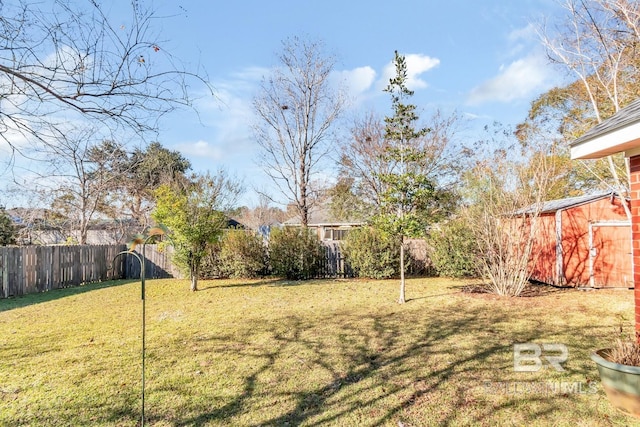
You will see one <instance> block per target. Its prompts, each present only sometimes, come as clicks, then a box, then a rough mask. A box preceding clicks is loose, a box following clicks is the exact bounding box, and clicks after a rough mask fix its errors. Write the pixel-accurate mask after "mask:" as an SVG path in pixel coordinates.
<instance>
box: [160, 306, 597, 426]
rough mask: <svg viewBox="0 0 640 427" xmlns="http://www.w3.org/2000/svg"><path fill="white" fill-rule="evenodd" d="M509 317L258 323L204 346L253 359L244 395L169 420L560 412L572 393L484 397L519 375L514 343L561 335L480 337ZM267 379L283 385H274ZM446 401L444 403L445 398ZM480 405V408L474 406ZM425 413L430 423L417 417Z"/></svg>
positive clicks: (580, 344) (318, 420) (577, 346)
mask: <svg viewBox="0 0 640 427" xmlns="http://www.w3.org/2000/svg"><path fill="white" fill-rule="evenodd" d="M511 320H512V318H510V317H509V315H508V314H505V313H504V312H501V311H500V310H496V311H495V312H493V313H487V312H486V310H485V309H484V308H468V307H466V306H465V304H464V302H463V301H461V302H459V303H458V304H457V305H455V306H452V305H449V306H448V307H445V308H441V307H433V308H430V310H429V312H428V313H426V312H422V311H419V312H418V311H413V312H410V311H401V312H397V313H391V314H389V313H387V314H371V315H369V316H367V317H365V318H363V317H362V316H356V315H353V314H349V313H338V314H336V313H334V314H332V315H327V316H326V317H321V318H316V319H307V318H304V317H298V316H288V317H285V318H281V319H278V320H277V321H269V322H260V321H257V320H256V321H254V322H250V324H248V325H247V327H246V329H245V330H244V331H243V333H240V334H238V333H236V334H233V335H229V336H218V337H211V338H210V339H209V340H210V341H212V342H215V343H216V348H217V349H218V350H219V351H221V352H223V353H225V357H228V358H229V360H230V361H232V360H238V358H239V359H240V360H245V361H251V363H247V365H246V366H248V367H249V368H248V369H247V371H246V372H238V375H239V376H240V377H241V381H242V383H243V386H242V390H241V391H240V392H239V393H237V394H236V395H235V396H234V397H232V398H228V399H226V401H225V402H224V403H223V404H221V405H220V406H218V407H216V408H213V409H212V410H210V411H206V412H204V413H201V414H198V415H196V416H189V417H185V418H182V419H179V420H175V425H178V426H191V425H207V424H209V423H213V424H228V425H251V426H274V427H275V426H283V425H290V426H293V425H301V424H304V425H309V426H317V425H327V424H335V425H355V424H356V423H357V424H358V425H369V426H381V425H386V424H394V425H396V424H398V423H399V422H403V423H406V424H405V425H449V424H451V423H453V424H456V423H460V422H461V421H460V420H461V419H464V418H460V417H461V416H463V415H461V413H462V414H464V413H467V418H466V419H470V420H472V421H473V422H474V423H479V424H491V423H493V422H494V421H495V419H494V418H493V417H494V413H495V412H496V411H508V410H509V409H510V408H511V409H513V408H515V409H516V410H517V408H518V407H520V406H521V405H523V403H522V402H523V399H525V400H526V399H529V400H528V401H527V405H526V406H527V408H529V407H530V406H531V404H532V403H536V402H537V403H536V404H535V407H534V408H533V409H531V410H530V411H531V412H530V413H526V414H520V416H521V417H523V418H522V419H523V420H524V422H533V421H536V420H539V419H538V418H537V417H542V416H545V414H548V413H550V412H553V411H562V410H563V407H564V406H563V405H567V404H572V403H573V399H574V396H571V395H568V396H560V397H558V396H556V395H533V396H521V395H516V396H508V397H506V398H505V399H503V400H504V401H497V402H492V401H491V400H492V399H493V397H494V396H492V395H491V394H490V393H488V392H487V391H486V390H484V387H485V385H486V383H487V382H491V381H493V382H496V381H497V382H500V381H514V380H517V379H518V378H519V377H518V376H517V375H516V374H514V373H513V344H514V343H523V342H524V343H526V342H537V343H544V342H556V340H557V338H556V335H557V334H558V330H557V329H554V328H551V327H550V328H548V329H544V328H543V329H538V328H529V329H528V331H527V332H524V333H523V332H516V331H513V332H512V331H510V330H504V328H503V330H502V332H500V333H495V332H494V331H490V332H488V331H487V330H488V329H490V328H491V327H494V326H495V325H500V324H509V322H510V321H511ZM598 327H599V326H593V327H583V328H575V329H574V331H573V333H575V334H578V335H577V336H583V337H584V336H587V335H588V333H592V332H593V331H594V330H595V329H597V328H598ZM494 329H499V328H497V327H495V328H494ZM581 334H582V335H581ZM265 337H268V339H265ZM259 343H262V344H259ZM591 346H592V342H591V341H590V340H585V339H582V340H576V341H575V342H573V343H571V352H572V355H574V357H577V356H576V355H586V354H588V352H589V351H590V347H591ZM594 371H595V368H591V367H585V365H579V366H577V367H574V369H573V370H572V372H571V373H570V375H572V377H571V378H576V377H579V378H582V376H584V377H588V376H590V375H593V372H594ZM545 375H552V376H553V375H554V373H553V372H551V373H547V374H545V373H542V374H541V375H540V376H538V377H537V378H538V380H539V381H544V380H545V378H546V377H545ZM596 375H597V374H596ZM273 378H277V379H280V382H282V383H284V384H274V383H273ZM527 378H529V379H530V378H531V377H527ZM553 378H560V379H562V378H563V377H561V376H560V377H558V376H557V375H556V376H555V377H553ZM448 394H449V395H451V399H446V398H445V397H443V395H448ZM478 400H484V401H485V402H484V405H486V406H485V407H481V408H479V409H472V408H473V407H474V406H477V405H478ZM283 401H284V402H288V404H285V405H282V404H281V402H283ZM274 402H279V403H278V405H276V404H275V403H274ZM443 402H446V407H443ZM567 402H568V403H567ZM272 407H273V408H272ZM272 410H273V411H279V412H278V413H271V411H272ZM416 411H417V413H418V414H421V415H417V416H418V418H419V419H415V417H416V415H415V413H416ZM246 414H254V415H255V417H254V418H252V420H255V421H251V422H238V421H237V419H236V418H237V417H241V416H243V415H246ZM426 414H429V415H426ZM424 416H429V417H431V418H430V419H422V418H420V417H424ZM412 417H413V418H412ZM158 418H159V419H161V417H160V416H158Z"/></svg>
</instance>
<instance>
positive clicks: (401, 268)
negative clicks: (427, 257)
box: [398, 236, 405, 304]
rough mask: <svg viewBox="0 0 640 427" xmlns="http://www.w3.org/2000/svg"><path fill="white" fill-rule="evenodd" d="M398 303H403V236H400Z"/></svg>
mask: <svg viewBox="0 0 640 427" xmlns="http://www.w3.org/2000/svg"><path fill="white" fill-rule="evenodd" d="M398 303H399V304H404V303H405V299H404V236H400V298H398Z"/></svg>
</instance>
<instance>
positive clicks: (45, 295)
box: [0, 279, 140, 313]
mask: <svg viewBox="0 0 640 427" xmlns="http://www.w3.org/2000/svg"><path fill="white" fill-rule="evenodd" d="M132 282H140V280H134V279H127V280H109V281H105V282H93V283H86V284H83V285H80V286H72V287H69V288H62V289H52V290H50V291H46V292H39V293H35V294H28V295H22V296H17V297H9V298H3V299H0V313H1V312H3V311H8V310H15V309H17V308H22V307H27V306H30V305H34V304H40V303H43V302H48V301H55V300H57V299H60V298H66V297H70V296H73V295H80V294H84V293H86V292H92V291H96V290H98V289H105V288H112V287H115V286H122V285H127V284H129V283H132Z"/></svg>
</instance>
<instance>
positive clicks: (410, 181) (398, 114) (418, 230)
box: [374, 51, 438, 304]
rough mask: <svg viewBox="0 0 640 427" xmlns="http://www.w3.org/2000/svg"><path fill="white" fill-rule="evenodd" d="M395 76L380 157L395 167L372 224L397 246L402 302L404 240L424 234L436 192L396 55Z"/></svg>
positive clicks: (400, 59) (404, 73) (385, 180)
mask: <svg viewBox="0 0 640 427" xmlns="http://www.w3.org/2000/svg"><path fill="white" fill-rule="evenodd" d="M394 65H395V67H396V76H395V77H393V78H392V79H390V80H389V85H388V86H387V87H386V88H385V89H384V91H385V92H388V93H390V94H391V106H392V110H393V115H392V116H390V117H385V119H384V120H385V123H386V127H385V138H386V139H387V142H388V144H387V145H386V148H385V152H384V153H383V156H385V157H387V158H388V159H389V160H391V161H392V162H393V164H394V167H393V168H392V169H390V171H389V172H387V173H382V174H380V176H379V178H380V180H381V182H382V183H383V184H384V189H385V190H384V192H383V194H382V196H381V200H380V201H381V203H380V204H381V206H380V212H379V214H378V215H377V216H376V217H375V218H374V224H375V225H376V226H377V227H379V228H380V229H382V230H384V231H386V232H388V233H390V234H391V235H393V236H395V237H396V238H397V240H398V244H399V245H400V297H399V298H398V302H399V303H401V304H402V303H404V302H405V277H404V276H405V265H404V250H405V248H404V240H405V237H416V236H419V235H422V234H424V231H425V227H426V225H427V223H428V221H429V220H430V218H429V212H430V211H432V210H433V209H432V208H433V207H435V205H437V204H438V192H437V190H436V188H435V185H434V183H433V182H432V181H431V180H430V179H429V178H428V177H427V175H425V173H424V171H423V167H422V165H423V164H424V161H425V158H426V156H427V153H425V152H424V150H421V149H420V144H417V143H416V142H417V141H419V139H420V138H422V137H424V136H425V135H426V134H427V133H428V132H429V129H426V128H417V122H418V119H419V117H418V114H417V113H416V106H415V105H413V104H407V103H405V100H406V99H407V98H409V97H411V96H412V95H413V91H411V90H409V88H408V87H407V63H406V60H405V57H404V56H403V55H400V54H399V53H398V52H397V51H396V52H395V58H394Z"/></svg>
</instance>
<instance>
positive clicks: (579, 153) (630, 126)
mask: <svg viewBox="0 0 640 427" xmlns="http://www.w3.org/2000/svg"><path fill="white" fill-rule="evenodd" d="M569 146H570V147H571V158H572V159H597V158H601V157H605V156H608V155H610V154H615V153H620V152H623V151H628V150H631V149H634V148H637V147H638V146H640V98H638V99H636V100H635V101H633V102H631V103H630V104H629V105H627V106H626V107H624V108H622V109H621V110H620V111H618V112H617V113H616V114H614V115H613V116H611V117H609V118H608V119H606V120H603V121H602V122H601V123H599V124H597V125H596V126H594V127H593V128H591V129H590V130H588V131H587V132H585V134H584V135H582V136H581V137H580V138H578V139H576V140H574V141H572V142H571V143H570V144H569Z"/></svg>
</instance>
